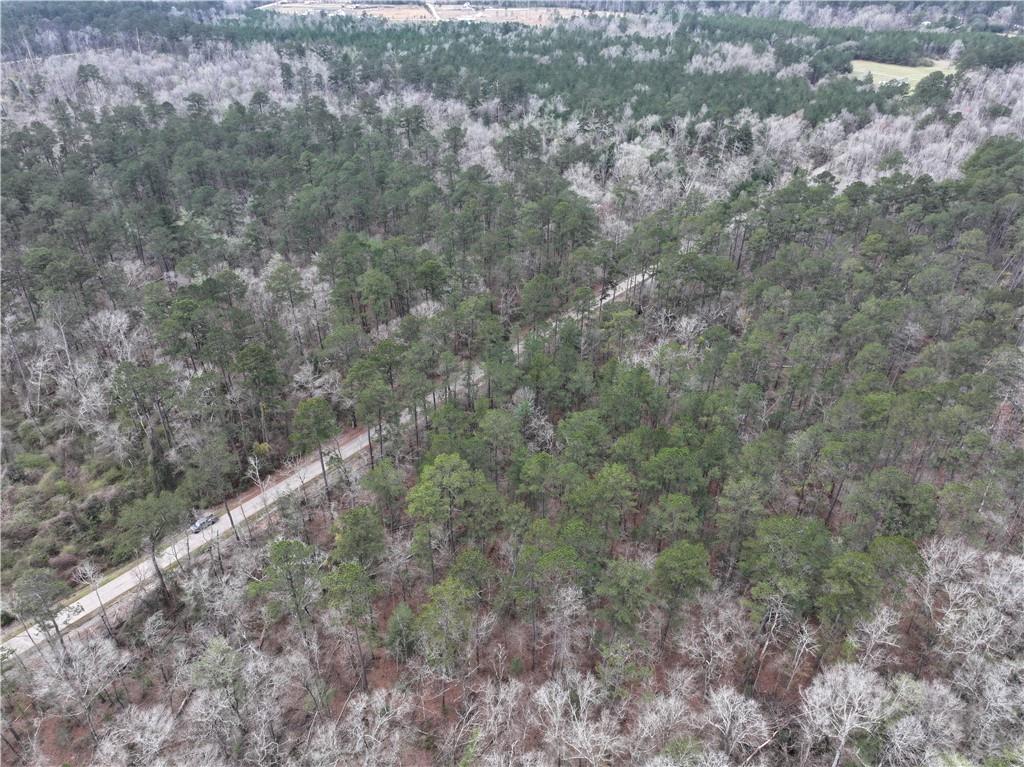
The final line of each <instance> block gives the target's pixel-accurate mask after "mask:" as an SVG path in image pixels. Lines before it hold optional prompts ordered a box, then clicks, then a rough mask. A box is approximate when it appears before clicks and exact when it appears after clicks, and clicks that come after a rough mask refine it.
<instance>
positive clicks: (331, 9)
mask: <svg viewBox="0 0 1024 767" xmlns="http://www.w3.org/2000/svg"><path fill="white" fill-rule="evenodd" d="M431 5H432V6H433V8H432V10H431V8H430V7H428V4H426V3H401V4H394V5H389V4H375V3H350V2H308V3H306V2H287V1H279V2H274V3H269V4H267V5H264V6H261V7H260V10H265V11H273V12H275V13H284V14H288V15H296V16H305V15H310V14H314V13H322V14H326V15H343V16H375V17H378V18H381V19H385V20H387V21H399V22H423V21H477V22H484V23H492V24H499V23H504V22H513V23H517V24H526V25H529V26H546V25H549V24H555V23H557V22H558V21H559V20H562V19H569V18H573V17H576V16H583V15H587V14H595V13H596V14H598V15H602V16H607V15H612V14H610V13H608V12H607V11H585V10H582V9H579V8H563V7H556V6H530V7H521V8H491V7H486V6H479V5H469V4H459V3H448V4H431Z"/></svg>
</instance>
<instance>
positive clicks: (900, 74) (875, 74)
mask: <svg viewBox="0 0 1024 767" xmlns="http://www.w3.org/2000/svg"><path fill="white" fill-rule="evenodd" d="M850 63H851V64H852V65H853V76H854V77H865V76H867V75H871V77H872V79H873V81H874V82H875V84H876V85H885V84H886V83H887V82H890V81H892V80H904V81H906V82H907V84H908V85H910V86H912V87H913V86H916V85H917V84H918V83H919V82H921V81H922V80H923V79H924V78H925V77H927V76H928V75H930V74H931V73H932V72H942V73H943V74H946V75H948V74H950V73H951V72H952V71H953V70H954V69H955V67H954V66H953V62H952V61H947V60H945V59H939V60H936V61H935V62H933V63H932V64H931V65H930V66H922V67H906V66H903V65H901V64H886V63H884V62H881V61H868V60H866V59H854V60H853V61H851V62H850Z"/></svg>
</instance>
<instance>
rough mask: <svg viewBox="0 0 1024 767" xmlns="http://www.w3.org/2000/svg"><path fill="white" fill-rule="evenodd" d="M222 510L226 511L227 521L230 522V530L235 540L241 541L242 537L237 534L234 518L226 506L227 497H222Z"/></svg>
mask: <svg viewBox="0 0 1024 767" xmlns="http://www.w3.org/2000/svg"><path fill="white" fill-rule="evenodd" d="M224 511H226V512H227V513H228V522H230V523H231V532H233V533H234V534H235V540H236V541H238V542H239V543H241V542H242V538H241V536H239V535H238V528H237V527H235V518H234V517H232V516H231V509H230V507H229V506H228V499H227V498H225V499H224Z"/></svg>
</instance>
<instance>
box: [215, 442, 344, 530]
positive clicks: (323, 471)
mask: <svg viewBox="0 0 1024 767" xmlns="http://www.w3.org/2000/svg"><path fill="white" fill-rule="evenodd" d="M316 452H317V455H319V456H320V473H321V474H323V477H324V493H325V494H326V495H327V500H331V486H330V485H329V484H327V467H326V466H325V465H324V447H323V444H322V443H319V442H318V443H317V445H316ZM231 525H232V527H234V523H233V522H232V523H231Z"/></svg>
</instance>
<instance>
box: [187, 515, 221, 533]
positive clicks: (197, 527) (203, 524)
mask: <svg viewBox="0 0 1024 767" xmlns="http://www.w3.org/2000/svg"><path fill="white" fill-rule="evenodd" d="M216 522H217V516H216V515H215V514H206V515H204V516H202V517H200V518H199V519H197V520H196V521H195V522H193V523H192V526H191V527H189V529H188V531H189V532H190V533H201V532H202V531H203V530H205V529H206V528H208V527H209V526H210V525H212V524H215V523H216Z"/></svg>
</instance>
